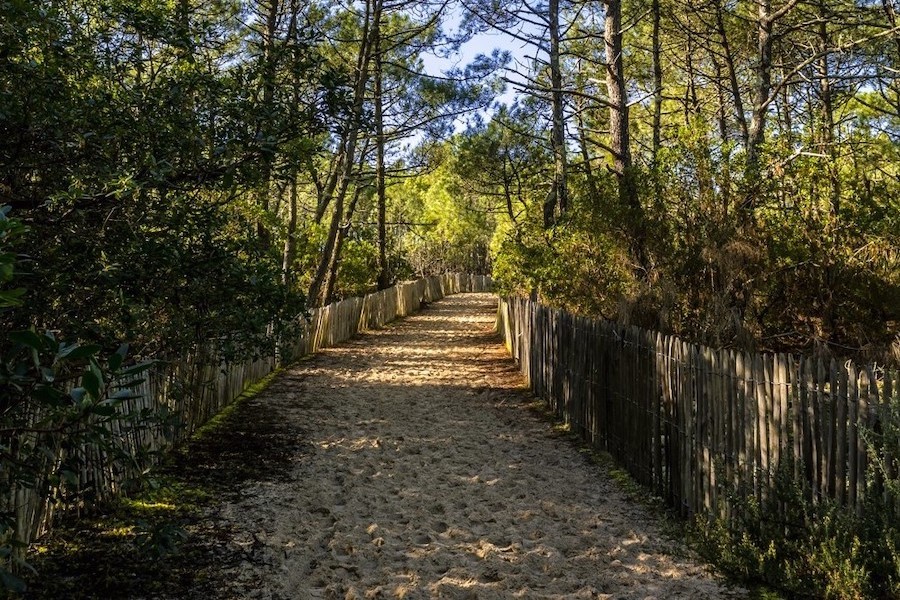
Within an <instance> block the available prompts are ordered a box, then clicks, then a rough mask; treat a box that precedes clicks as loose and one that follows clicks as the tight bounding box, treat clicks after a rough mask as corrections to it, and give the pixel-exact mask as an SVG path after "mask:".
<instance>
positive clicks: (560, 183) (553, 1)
mask: <svg viewBox="0 0 900 600" xmlns="http://www.w3.org/2000/svg"><path fill="white" fill-rule="evenodd" d="M548 12H549V29H550V86H551V88H552V89H551V91H550V99H551V109H552V110H551V112H552V119H551V120H552V127H551V138H550V142H551V143H550V145H551V147H552V148H553V164H554V170H553V191H552V193H551V194H550V195H549V196H548V198H547V200H545V205H544V226H545V227H549V226H550V225H552V223H553V220H554V216H553V213H554V208H557V207H558V208H559V212H560V214H562V213H564V212H566V210H567V209H568V206H569V192H568V185H567V181H566V176H567V170H568V165H567V164H566V123H565V115H564V110H563V102H564V98H563V90H562V70H561V67H560V64H559V54H560V50H559V42H560V34H559V0H550V2H549V11H548ZM554 205H555V206H554Z"/></svg>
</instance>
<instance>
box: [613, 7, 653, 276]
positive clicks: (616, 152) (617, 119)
mask: <svg viewBox="0 0 900 600" xmlns="http://www.w3.org/2000/svg"><path fill="white" fill-rule="evenodd" d="M603 39H604V45H605V50H606V88H607V95H608V97H609V135H610V143H609V147H610V150H611V151H612V158H613V172H614V173H615V175H616V178H617V179H618V182H619V201H620V202H621V204H622V206H623V207H624V208H625V209H626V210H627V211H628V212H629V221H630V223H629V226H630V229H631V238H632V239H631V248H632V252H633V253H634V256H635V258H636V259H637V261H638V264H639V266H640V267H641V268H646V267H647V257H646V249H645V242H646V240H645V238H646V234H645V231H644V215H643V210H642V209H641V203H640V198H639V197H638V193H637V187H636V186H635V182H634V173H632V163H631V140H630V137H629V130H628V93H627V90H626V88H625V66H624V63H623V56H622V2H621V0H607V2H606V19H605V22H604V32H603Z"/></svg>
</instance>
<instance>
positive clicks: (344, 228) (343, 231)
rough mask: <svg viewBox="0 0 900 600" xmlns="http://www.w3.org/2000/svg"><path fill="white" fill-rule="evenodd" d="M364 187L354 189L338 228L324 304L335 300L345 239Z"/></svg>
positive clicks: (326, 283)
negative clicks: (345, 213)
mask: <svg viewBox="0 0 900 600" xmlns="http://www.w3.org/2000/svg"><path fill="white" fill-rule="evenodd" d="M363 188H364V186H361V185H357V186H356V188H355V189H354V190H353V197H352V198H351V199H350V204H349V206H347V216H346V218H345V220H344V223H343V224H342V225H341V226H340V228H339V229H338V237H337V241H336V242H335V246H334V252H332V254H331V261H330V262H329V264H328V277H327V279H326V280H325V291H324V293H323V294H322V297H323V298H324V300H323V302H322V304H328V303H329V302H332V301H333V300H334V288H335V285H336V284H337V275H338V267H339V266H340V263H341V251H342V250H343V249H344V241H345V240H346V239H347V234H348V233H349V232H350V227H351V226H352V224H353V213H355V212H356V205H357V203H358V202H359V197H360V196H361V195H362V191H363Z"/></svg>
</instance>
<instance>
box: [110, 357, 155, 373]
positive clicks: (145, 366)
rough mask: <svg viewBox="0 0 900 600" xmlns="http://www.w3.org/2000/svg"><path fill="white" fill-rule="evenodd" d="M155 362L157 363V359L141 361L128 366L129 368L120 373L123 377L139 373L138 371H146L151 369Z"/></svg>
mask: <svg viewBox="0 0 900 600" xmlns="http://www.w3.org/2000/svg"><path fill="white" fill-rule="evenodd" d="M155 364H156V361H154V360H146V361H144V362H139V363H137V364H136V365H132V366H130V367H128V368H127V369H125V370H123V371H122V372H121V373H119V375H120V376H122V377H127V376H129V375H137V374H138V373H143V372H144V371H147V370H149V369H151V368H152V367H153V366H154V365H155Z"/></svg>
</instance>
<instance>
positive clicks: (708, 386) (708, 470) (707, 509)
mask: <svg viewBox="0 0 900 600" xmlns="http://www.w3.org/2000/svg"><path fill="white" fill-rule="evenodd" d="M498 328H499V329H500V332H501V334H502V335H503V336H504V339H505V341H506V344H507V347H508V348H509V350H510V352H511V353H512V355H513V356H514V357H515V359H516V360H517V361H518V362H519V364H520V367H521V371H522V373H523V374H524V376H525V377H526V378H527V381H528V383H529V385H530V386H531V388H532V389H533V390H534V392H535V393H536V394H537V395H539V396H541V397H542V398H543V399H545V400H546V401H547V403H548V404H549V407H550V408H551V409H552V410H553V411H555V412H556V414H557V415H558V416H559V417H560V418H561V419H564V420H565V422H566V423H567V424H568V425H570V426H571V428H572V430H573V431H574V432H577V433H578V434H580V436H581V437H582V438H583V439H584V440H586V441H588V442H590V443H591V444H592V445H593V446H594V447H597V448H599V449H602V450H606V451H608V452H609V453H611V454H612V455H613V456H614V457H615V458H616V459H617V460H618V461H620V462H621V464H623V465H624V466H625V467H626V468H627V470H628V471H629V472H630V473H631V475H632V476H633V477H634V478H635V479H636V480H637V481H639V482H640V483H642V484H644V485H646V486H648V487H649V488H650V489H652V490H653V491H654V493H655V494H657V495H658V496H660V497H662V498H664V499H665V500H667V501H668V502H669V503H670V504H671V505H672V506H675V507H677V508H678V509H679V510H680V512H681V513H682V514H683V515H685V516H691V515H695V514H706V515H709V516H722V517H726V518H728V517H734V516H736V515H735V514H734V513H733V511H734V510H736V508H735V504H736V503H733V502H732V501H731V500H730V498H731V496H730V495H729V494H728V492H729V491H738V493H741V494H745V495H746V496H747V497H752V496H755V498H756V500H757V501H758V502H760V503H762V502H764V501H765V500H766V499H768V498H770V497H771V498H774V496H773V494H774V484H775V477H776V476H777V475H778V474H779V472H780V473H781V474H782V475H783V476H787V477H790V478H791V480H792V481H794V482H796V483H799V484H800V485H801V487H802V488H803V490H804V493H805V495H806V498H807V500H808V501H810V502H817V501H819V500H821V499H823V498H832V499H834V500H835V501H837V502H838V503H840V504H843V505H846V506H848V507H851V508H852V509H854V510H857V511H860V510H861V509H862V507H863V504H864V499H865V497H866V495H867V494H876V493H882V490H883V489H884V488H883V483H884V481H883V480H881V481H879V479H878V477H871V476H869V477H867V461H868V460H869V454H868V453H867V450H877V451H878V452H880V454H876V455H877V456H879V457H880V458H881V459H883V460H884V461H885V464H886V465H888V467H887V477H890V478H892V479H896V478H897V476H898V459H900V457H897V456H891V455H889V454H887V455H886V454H885V453H884V452H882V451H881V450H880V449H876V448H867V445H866V440H867V439H874V438H870V437H869V436H867V435H866V432H878V431H880V429H881V424H882V421H883V419H885V418H886V415H887V411H888V410H890V406H889V403H891V402H893V403H894V408H893V410H894V411H895V412H894V418H895V419H896V418H897V417H896V414H897V413H896V411H897V400H896V397H897V395H898V393H900V374H898V372H897V371H887V372H885V371H884V370H880V369H875V368H873V367H871V366H863V367H858V366H855V365H853V364H850V363H848V364H844V365H841V364H837V363H836V362H835V361H834V360H830V361H827V362H826V361H825V360H823V359H822V358H809V357H800V358H798V357H795V356H791V355H787V354H770V353H763V354H751V353H747V352H738V351H734V350H716V349H712V348H708V347H706V346H701V345H698V344H692V343H688V342H685V341H683V340H681V339H680V338H678V337H675V336H666V335H661V334H659V333H654V332H651V331H646V330H642V329H638V328H636V327H622V326H618V325H616V324H614V323H610V322H606V321H601V320H596V319H588V318H583V317H577V316H573V315H571V314H568V313H566V312H564V311H560V310H554V309H550V308H547V307H545V306H542V305H540V304H537V303H535V302H531V301H529V300H525V299H522V298H513V299H509V300H502V301H501V303H500V307H499V314H498ZM895 489H896V488H895ZM751 495H752V496H751ZM773 516H774V515H773Z"/></svg>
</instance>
